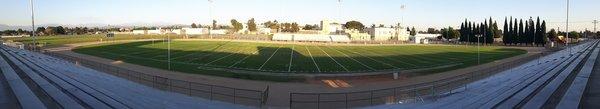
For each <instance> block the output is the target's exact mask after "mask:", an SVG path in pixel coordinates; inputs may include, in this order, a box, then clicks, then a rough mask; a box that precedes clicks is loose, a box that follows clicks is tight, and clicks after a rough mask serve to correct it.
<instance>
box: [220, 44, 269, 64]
mask: <svg viewBox="0 0 600 109" xmlns="http://www.w3.org/2000/svg"><path fill="white" fill-rule="evenodd" d="M270 46H271V45H269V46H268V47H270ZM265 48H267V47H264V48H261V49H258V50H256V51H255V52H253V53H252V54H256V53H258V52H259V51H260V50H262V49H265ZM250 56H251V55H248V56H246V57H244V58H242V59H240V60H239V61H237V62H235V63H233V64H231V65H230V66H229V68H231V67H233V66H235V65H237V64H239V63H242V61H244V60H246V59H247V58H248V57H250Z"/></svg>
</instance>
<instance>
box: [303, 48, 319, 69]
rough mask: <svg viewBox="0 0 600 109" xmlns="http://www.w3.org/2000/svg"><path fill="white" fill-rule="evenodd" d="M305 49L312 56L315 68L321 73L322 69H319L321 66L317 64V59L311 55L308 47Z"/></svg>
mask: <svg viewBox="0 0 600 109" xmlns="http://www.w3.org/2000/svg"><path fill="white" fill-rule="evenodd" d="M304 48H305V49H306V51H308V55H310V59H312V61H313V63H314V64H315V67H317V71H319V72H321V69H319V65H317V62H315V58H313V55H312V53H310V50H309V49H308V47H306V46H304Z"/></svg>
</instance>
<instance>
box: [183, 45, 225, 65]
mask: <svg viewBox="0 0 600 109" xmlns="http://www.w3.org/2000/svg"><path fill="white" fill-rule="evenodd" d="M223 46H225V45H221V46H218V47H216V48H214V49H213V50H212V52H211V53H208V54H202V55H200V56H199V57H196V58H194V59H190V60H187V61H184V62H192V61H196V60H199V59H203V58H205V57H208V56H212V55H214V54H217V53H218V52H221V51H226V50H229V49H233V47H229V48H225V47H223ZM219 48H224V49H222V50H221V51H217V49H219Z"/></svg>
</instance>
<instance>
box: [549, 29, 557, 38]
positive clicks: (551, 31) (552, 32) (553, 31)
mask: <svg viewBox="0 0 600 109" xmlns="http://www.w3.org/2000/svg"><path fill="white" fill-rule="evenodd" d="M548 39H550V41H558V33H556V30H554V29H550V32H548Z"/></svg>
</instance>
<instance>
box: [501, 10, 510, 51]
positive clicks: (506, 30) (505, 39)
mask: <svg viewBox="0 0 600 109" xmlns="http://www.w3.org/2000/svg"><path fill="white" fill-rule="evenodd" d="M503 31H504V32H503V36H502V42H503V43H504V45H507V44H508V42H509V41H508V39H507V38H508V37H509V36H508V31H509V30H508V20H507V19H506V17H504V30H503Z"/></svg>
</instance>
